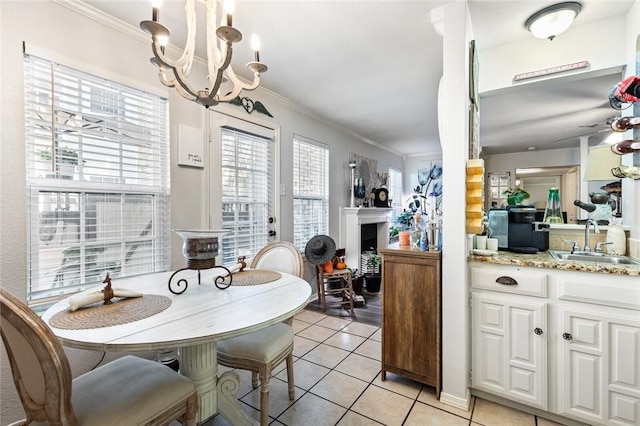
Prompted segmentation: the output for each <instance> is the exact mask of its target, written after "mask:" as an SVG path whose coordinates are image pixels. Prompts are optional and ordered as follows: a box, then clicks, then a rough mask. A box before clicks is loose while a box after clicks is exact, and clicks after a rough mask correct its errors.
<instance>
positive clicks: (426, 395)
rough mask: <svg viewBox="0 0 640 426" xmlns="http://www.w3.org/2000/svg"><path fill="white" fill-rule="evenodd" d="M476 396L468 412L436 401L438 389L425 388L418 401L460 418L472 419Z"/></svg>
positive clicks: (472, 398) (472, 399)
mask: <svg viewBox="0 0 640 426" xmlns="http://www.w3.org/2000/svg"><path fill="white" fill-rule="evenodd" d="M475 399H476V397H475V396H472V397H471V403H470V404H469V409H468V410H462V409H460V408H457V407H452V406H451V405H447V404H443V403H442V402H440V401H438V400H437V399H436V389H435V388H433V387H431V386H423V387H422V390H421V391H420V395H418V401H420V402H423V403H425V404H428V405H431V406H433V407H436V408H439V409H441V410H444V411H447V412H449V413H452V414H455V415H457V416H460V417H464V418H465V419H470V418H471V413H472V412H473V404H474V403H475Z"/></svg>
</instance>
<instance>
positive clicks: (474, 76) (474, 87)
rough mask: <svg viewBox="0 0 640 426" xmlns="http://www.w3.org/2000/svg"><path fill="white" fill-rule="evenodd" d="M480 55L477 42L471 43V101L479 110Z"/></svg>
mask: <svg viewBox="0 0 640 426" xmlns="http://www.w3.org/2000/svg"><path fill="white" fill-rule="evenodd" d="M478 73H479V65H478V54H477V52H476V41H475V40H471V41H470V42H469V99H470V100H471V102H472V103H473V104H474V105H476V107H477V108H478Z"/></svg>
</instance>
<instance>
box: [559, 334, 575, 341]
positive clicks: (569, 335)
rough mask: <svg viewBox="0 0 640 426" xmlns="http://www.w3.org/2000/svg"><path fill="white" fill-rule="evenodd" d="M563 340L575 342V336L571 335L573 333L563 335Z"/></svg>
mask: <svg viewBox="0 0 640 426" xmlns="http://www.w3.org/2000/svg"><path fill="white" fill-rule="evenodd" d="M562 338H563V339H564V340H573V336H572V335H571V333H562Z"/></svg>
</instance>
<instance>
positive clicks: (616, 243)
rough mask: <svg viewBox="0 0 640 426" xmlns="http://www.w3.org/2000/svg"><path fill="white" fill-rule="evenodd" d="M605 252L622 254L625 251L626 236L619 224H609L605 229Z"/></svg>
mask: <svg viewBox="0 0 640 426" xmlns="http://www.w3.org/2000/svg"><path fill="white" fill-rule="evenodd" d="M606 241H607V242H610V243H611V244H607V253H609V254H616V255H620V256H624V255H625V254H626V251H627V236H626V234H625V232H624V229H622V226H620V225H616V224H614V225H609V229H608V230H607V240H606Z"/></svg>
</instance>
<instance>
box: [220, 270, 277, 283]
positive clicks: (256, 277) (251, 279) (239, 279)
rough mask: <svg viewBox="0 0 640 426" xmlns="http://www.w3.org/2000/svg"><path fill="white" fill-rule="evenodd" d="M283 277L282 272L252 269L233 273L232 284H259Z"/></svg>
mask: <svg viewBox="0 0 640 426" xmlns="http://www.w3.org/2000/svg"><path fill="white" fill-rule="evenodd" d="M281 277H282V274H281V273H280V272H276V271H269V270H268V269H250V270H248V271H242V272H236V273H235V274H233V281H232V282H231V285H238V286H241V285H257V284H266V283H270V282H272V281H276V280H279V279H280V278H281Z"/></svg>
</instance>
